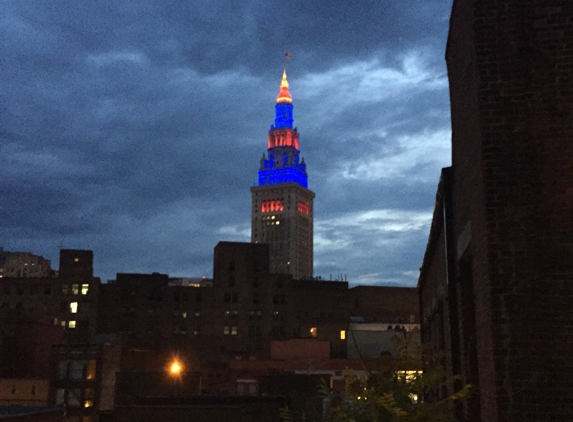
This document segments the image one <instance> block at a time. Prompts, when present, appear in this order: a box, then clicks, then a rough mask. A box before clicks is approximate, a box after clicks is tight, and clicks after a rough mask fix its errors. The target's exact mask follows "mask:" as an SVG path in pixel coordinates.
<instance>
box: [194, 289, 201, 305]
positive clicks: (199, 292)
mask: <svg viewBox="0 0 573 422" xmlns="http://www.w3.org/2000/svg"><path fill="white" fill-rule="evenodd" d="M195 302H201V290H197V293H195Z"/></svg>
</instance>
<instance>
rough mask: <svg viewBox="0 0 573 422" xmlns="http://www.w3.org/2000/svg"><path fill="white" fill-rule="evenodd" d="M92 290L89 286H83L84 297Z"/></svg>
mask: <svg viewBox="0 0 573 422" xmlns="http://www.w3.org/2000/svg"><path fill="white" fill-rule="evenodd" d="M89 288H90V285H89V284H82V295H84V296H85V295H87V294H88V290H89Z"/></svg>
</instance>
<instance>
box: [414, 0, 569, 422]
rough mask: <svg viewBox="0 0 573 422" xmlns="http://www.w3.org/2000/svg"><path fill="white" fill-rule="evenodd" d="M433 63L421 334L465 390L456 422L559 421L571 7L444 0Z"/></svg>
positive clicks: (563, 405)
mask: <svg viewBox="0 0 573 422" xmlns="http://www.w3.org/2000/svg"><path fill="white" fill-rule="evenodd" d="M446 60H447V65H448V74H449V80H450V96H451V110H452V167H451V168H448V169H444V171H443V172H442V178H441V181H440V185H439V188H438V195H437V201H436V208H435V212H434V219H433V223H432V229H431V233H430V238H429V242H428V247H427V250H426V254H425V257H424V263H423V267H422V271H421V275H420V280H419V288H420V295H421V305H422V306H421V318H422V333H423V334H422V335H423V339H424V341H425V342H426V343H427V344H431V345H432V346H433V347H435V348H437V349H443V350H445V351H446V364H447V366H448V368H449V370H450V371H451V372H452V373H460V374H462V375H464V376H465V377H466V381H467V382H470V383H471V384H472V385H473V386H474V389H473V391H474V395H473V396H472V398H471V399H470V400H469V401H467V402H466V403H465V404H464V405H463V406H462V408H460V409H458V410H457V416H458V418H459V419H460V420H469V421H488V422H495V421H552V420H553V421H568V420H573V377H572V376H571V368H573V353H571V348H572V345H573V141H572V139H573V3H571V2H570V1H567V0H561V1H555V0H544V1H533V0H508V1H504V2H500V1H493V0H483V1H472V0H454V5H453V10H452V17H451V22H450V34H449V39H448V46H447V52H446ZM453 387H454V386H450V389H451V388H453ZM450 392H451V391H450Z"/></svg>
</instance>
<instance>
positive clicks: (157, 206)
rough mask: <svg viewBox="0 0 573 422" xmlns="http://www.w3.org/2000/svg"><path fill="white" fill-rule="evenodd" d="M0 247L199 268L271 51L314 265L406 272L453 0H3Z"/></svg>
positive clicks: (250, 144)
mask: <svg viewBox="0 0 573 422" xmlns="http://www.w3.org/2000/svg"><path fill="white" fill-rule="evenodd" d="M1 8H2V14H1V16H0V51H1V55H0V158H1V159H0V163H1V164H0V246H2V247H4V249H5V250H10V251H29V252H32V253H35V254H39V255H43V256H45V257H46V258H48V259H51V260H52V263H53V265H52V266H53V267H57V262H58V254H59V249H60V248H78V249H92V250H93V251H94V271H95V275H96V276H99V277H101V278H102V280H104V281H105V280H108V279H112V278H114V277H115V273H117V272H155V271H156V272H162V273H167V274H170V275H172V276H202V275H205V276H208V277H210V276H211V275H212V256H213V248H214V246H215V245H216V244H217V242H218V241H220V240H229V241H231V240H232V241H249V240H250V202H251V195H250V191H249V187H250V186H251V185H252V184H253V183H254V182H255V181H256V180H257V170H258V167H259V159H260V157H261V155H262V153H263V152H264V151H265V149H266V137H267V131H268V128H269V126H270V124H271V123H273V120H274V102H275V98H276V94H277V93H278V88H279V83H280V77H281V74H282V69H283V66H284V55H285V53H286V52H290V53H291V54H292V59H291V60H290V63H289V64H288V67H287V73H288V76H289V82H290V92H291V94H292V96H293V104H294V117H295V126H297V127H298V130H299V133H300V146H301V155H302V156H303V157H304V158H305V161H306V163H307V171H308V174H309V188H310V189H311V190H313V191H314V192H315V193H316V199H315V217H314V218H315V220H314V222H315V232H314V249H315V263H314V268H315V275H320V276H322V277H323V278H324V277H326V278H330V277H331V276H332V277H333V278H337V277H340V274H344V275H346V277H347V279H348V281H350V282H351V283H353V284H382V285H383V284H401V285H408V286H412V285H415V284H416V281H417V277H418V268H419V267H420V266H421V262H422V257H423V253H424V249H425V246H426V241H427V238H428V233H429V225H430V220H431V212H432V209H433V205H434V198H435V190H436V185H437V182H438V179H439V174H440V169H441V167H444V166H447V165H449V163H450V120H449V99H448V84H447V75H446V69H445V62H444V51H445V43H446V37H447V30H448V19H449V14H450V9H451V0H423V1H420V0H361V1H356V2H349V1H332V0H316V1H305V0H297V1H275V0H259V1H244V0H241V1H235V0H187V1H167V0H122V1H115V0H108V1H106V0H101V1H99V0H98V1H94V0H76V1H69V0H68V1H64V0H44V1H41V0H35V1H22V0H4V1H3V2H2V6H1Z"/></svg>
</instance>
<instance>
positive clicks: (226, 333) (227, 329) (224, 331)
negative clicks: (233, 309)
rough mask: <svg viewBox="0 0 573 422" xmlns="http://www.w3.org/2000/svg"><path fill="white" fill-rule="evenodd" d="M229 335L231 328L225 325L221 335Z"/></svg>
mask: <svg viewBox="0 0 573 422" xmlns="http://www.w3.org/2000/svg"><path fill="white" fill-rule="evenodd" d="M230 333H231V327H229V326H228V325H225V326H224V327H223V335H225V336H228V335H229V334H230Z"/></svg>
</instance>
